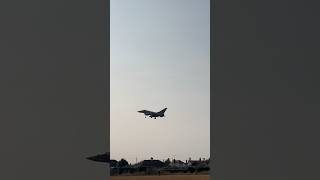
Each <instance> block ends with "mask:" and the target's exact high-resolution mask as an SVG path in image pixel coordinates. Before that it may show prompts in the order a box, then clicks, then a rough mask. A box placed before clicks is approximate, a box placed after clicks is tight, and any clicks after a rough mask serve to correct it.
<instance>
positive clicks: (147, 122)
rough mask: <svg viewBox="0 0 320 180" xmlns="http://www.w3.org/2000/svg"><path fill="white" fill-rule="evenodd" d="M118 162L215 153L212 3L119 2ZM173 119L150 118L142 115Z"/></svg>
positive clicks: (114, 86)
mask: <svg viewBox="0 0 320 180" xmlns="http://www.w3.org/2000/svg"><path fill="white" fill-rule="evenodd" d="M110 8H111V23H110V26H111V34H110V36H111V37H110V38H111V42H110V43H111V67H110V68H111V82H110V83H111V102H110V103H111V104H110V106H111V119H110V121H111V122H110V127H111V140H110V148H111V158H114V159H120V158H122V157H124V158H126V159H127V160H128V161H130V162H135V161H136V157H137V158H138V161H139V160H142V159H149V158H150V157H154V158H156V159H161V160H162V159H165V158H168V157H170V158H172V157H173V156H174V155H176V158H177V159H181V160H186V159H187V158H188V157H192V158H194V159H198V158H199V157H204V158H207V157H209V154H210V99H209V98H210V76H209V74H210V67H209V65H210V39H209V38H210V8H209V0H111V6H110ZM164 107H167V108H168V110H167V112H166V117H165V118H157V119H156V120H155V119H150V118H144V115H143V114H140V113H138V112H137V111H138V110H142V109H147V110H151V111H152V110H153V111H159V110H161V109H162V108H164Z"/></svg>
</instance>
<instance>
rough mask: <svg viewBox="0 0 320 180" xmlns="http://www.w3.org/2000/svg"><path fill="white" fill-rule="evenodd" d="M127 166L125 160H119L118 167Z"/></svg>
mask: <svg viewBox="0 0 320 180" xmlns="http://www.w3.org/2000/svg"><path fill="white" fill-rule="evenodd" d="M128 165H129V163H128V161H127V160H125V159H121V160H120V161H119V162H118V167H126V166H128Z"/></svg>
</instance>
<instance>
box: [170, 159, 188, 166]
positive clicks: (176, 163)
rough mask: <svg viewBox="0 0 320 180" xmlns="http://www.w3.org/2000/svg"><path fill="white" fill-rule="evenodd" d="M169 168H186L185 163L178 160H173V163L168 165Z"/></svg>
mask: <svg viewBox="0 0 320 180" xmlns="http://www.w3.org/2000/svg"><path fill="white" fill-rule="evenodd" d="M169 166H171V167H175V168H184V167H186V166H187V163H185V162H183V161H180V160H176V159H173V161H172V162H171V163H170V164H169Z"/></svg>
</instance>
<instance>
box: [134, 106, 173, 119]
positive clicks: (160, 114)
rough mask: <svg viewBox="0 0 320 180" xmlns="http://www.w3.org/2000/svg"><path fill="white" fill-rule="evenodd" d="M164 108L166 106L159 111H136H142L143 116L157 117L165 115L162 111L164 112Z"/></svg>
mask: <svg viewBox="0 0 320 180" xmlns="http://www.w3.org/2000/svg"><path fill="white" fill-rule="evenodd" d="M166 110H167V108H164V109H162V110H161V111H159V112H152V111H148V110H141V111H138V112H139V113H143V114H144V117H145V118H146V117H147V116H149V117H150V118H154V119H157V117H165V116H164V112H166Z"/></svg>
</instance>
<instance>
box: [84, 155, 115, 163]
mask: <svg viewBox="0 0 320 180" xmlns="http://www.w3.org/2000/svg"><path fill="white" fill-rule="evenodd" d="M87 159H89V160H91V161H96V162H106V163H108V162H109V161H110V155H109V153H105V154H99V155H96V156H91V157H87Z"/></svg>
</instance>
